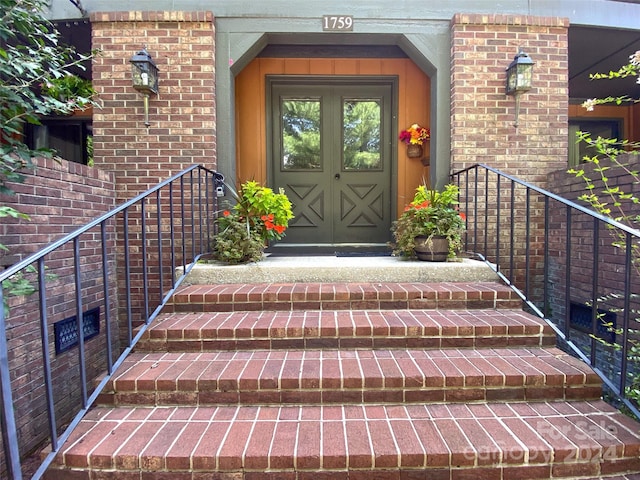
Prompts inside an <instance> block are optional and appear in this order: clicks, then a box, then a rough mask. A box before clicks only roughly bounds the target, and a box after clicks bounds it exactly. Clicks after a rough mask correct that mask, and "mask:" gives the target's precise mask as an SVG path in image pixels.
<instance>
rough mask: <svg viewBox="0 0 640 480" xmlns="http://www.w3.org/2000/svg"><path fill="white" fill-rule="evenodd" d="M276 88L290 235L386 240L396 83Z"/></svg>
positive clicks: (277, 182) (325, 240)
mask: <svg viewBox="0 0 640 480" xmlns="http://www.w3.org/2000/svg"><path fill="white" fill-rule="evenodd" d="M271 88H272V90H271V105H272V108H271V110H272V119H271V133H270V135H271V139H272V165H271V172H272V178H273V183H274V186H275V187H276V188H279V187H282V188H284V189H285V192H286V193H287V195H288V197H289V199H290V200H291V202H292V204H293V206H294V208H293V211H294V215H295V218H294V219H293V221H292V222H290V224H289V225H290V227H289V229H288V230H287V234H286V237H285V239H284V241H283V243H286V244H308V245H327V244H331V245H340V244H342V245H345V244H385V243H386V242H387V241H388V240H389V239H390V227H391V206H392V205H391V203H392V202H391V198H392V184H391V177H392V166H391V144H392V116H391V110H392V108H391V104H392V101H391V99H392V85H391V84H388V83H387V84H376V85H354V84H348V85H345V84H324V85H291V84H286V85H279V84H277V83H276V84H273V85H272V87H271Z"/></svg>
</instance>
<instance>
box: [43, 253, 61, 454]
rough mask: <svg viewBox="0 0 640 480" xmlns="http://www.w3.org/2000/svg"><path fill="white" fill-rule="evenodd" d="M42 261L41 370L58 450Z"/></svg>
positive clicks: (53, 446) (53, 441)
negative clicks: (42, 370)
mask: <svg viewBox="0 0 640 480" xmlns="http://www.w3.org/2000/svg"><path fill="white" fill-rule="evenodd" d="M46 281H47V278H46V275H45V265H44V259H43V258H40V259H39V260H38V296H39V297H40V298H39V306H40V342H41V344H42V345H41V348H42V368H43V369H44V388H45V391H46V394H47V413H48V416H49V438H50V439H51V449H52V450H57V449H58V433H57V431H56V410H55V405H54V401H53V380H52V377H51V361H50V360H49V357H50V354H49V332H48V328H47V294H46V292H45V282H46Z"/></svg>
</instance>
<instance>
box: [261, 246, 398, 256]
mask: <svg viewBox="0 0 640 480" xmlns="http://www.w3.org/2000/svg"><path fill="white" fill-rule="evenodd" d="M265 252H266V253H268V254H270V255H272V256H291V257H297V256H305V255H325V256H333V257H355V256H361V257H380V256H388V255H391V247H389V246H388V245H387V244H385V243H331V244H329V243H325V244H309V243H288V244H282V243H278V244H275V245H271V246H270V247H269V248H267V249H266V251H265Z"/></svg>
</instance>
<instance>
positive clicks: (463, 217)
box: [459, 212, 467, 220]
mask: <svg viewBox="0 0 640 480" xmlns="http://www.w3.org/2000/svg"><path fill="white" fill-rule="evenodd" d="M459 215H460V218H461V219H462V220H466V219H467V214H466V213H464V212H460V213H459Z"/></svg>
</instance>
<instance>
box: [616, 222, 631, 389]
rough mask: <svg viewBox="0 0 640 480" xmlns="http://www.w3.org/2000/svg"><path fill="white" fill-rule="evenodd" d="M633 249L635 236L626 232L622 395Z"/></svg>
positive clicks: (629, 312)
mask: <svg viewBox="0 0 640 480" xmlns="http://www.w3.org/2000/svg"><path fill="white" fill-rule="evenodd" d="M632 249H633V238H632V237H631V234H630V233H629V232H627V233H626V241H625V256H624V267H625V272H624V307H623V308H624V312H623V315H622V318H623V320H622V323H623V326H622V365H621V368H620V370H621V371H620V392H619V393H620V395H622V396H626V395H625V390H626V386H627V363H628V356H629V322H630V320H631V311H630V309H631V270H632V268H633V265H632V259H631V251H632Z"/></svg>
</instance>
